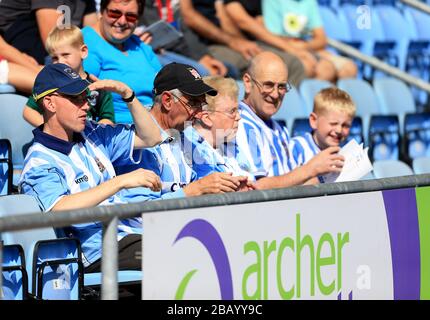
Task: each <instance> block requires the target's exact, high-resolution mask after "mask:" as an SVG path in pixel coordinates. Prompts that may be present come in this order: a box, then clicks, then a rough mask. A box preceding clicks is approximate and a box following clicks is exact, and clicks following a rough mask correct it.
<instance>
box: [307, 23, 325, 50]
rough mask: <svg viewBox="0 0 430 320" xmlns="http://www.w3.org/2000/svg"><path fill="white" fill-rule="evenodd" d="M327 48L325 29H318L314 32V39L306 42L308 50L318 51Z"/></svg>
mask: <svg viewBox="0 0 430 320" xmlns="http://www.w3.org/2000/svg"><path fill="white" fill-rule="evenodd" d="M326 46H327V36H326V34H325V31H324V28H317V29H314V30H312V39H310V40H309V41H307V42H306V47H307V49H308V50H312V51H318V50H322V49H324V48H325V47H326Z"/></svg>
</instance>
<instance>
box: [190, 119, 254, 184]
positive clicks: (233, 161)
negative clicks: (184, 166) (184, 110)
mask: <svg viewBox="0 0 430 320" xmlns="http://www.w3.org/2000/svg"><path fill="white" fill-rule="evenodd" d="M183 146H184V154H185V159H186V161H187V163H188V164H189V165H190V166H191V167H192V169H193V170H194V171H195V172H196V174H197V178H198V179H200V178H203V177H205V176H207V175H209V174H211V173H213V172H231V173H233V175H234V176H247V177H248V178H249V179H251V180H253V181H254V180H255V177H254V176H253V175H252V174H251V173H249V172H248V171H249V165H246V164H245V163H243V162H242V163H240V160H239V157H238V155H237V154H236V153H235V150H231V151H232V152H228V150H227V148H228V147H227V146H226V148H225V149H224V150H220V149H214V148H213V147H212V146H211V145H210V144H209V142H207V141H206V140H205V139H204V138H203V137H202V136H201V135H200V134H199V133H198V131H197V130H196V129H194V128H193V127H192V126H189V127H187V128H186V129H185V130H184V132H183ZM224 151H226V152H224ZM244 168H248V170H244Z"/></svg>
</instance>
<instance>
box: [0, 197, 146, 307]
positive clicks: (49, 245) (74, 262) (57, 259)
mask: <svg viewBox="0 0 430 320" xmlns="http://www.w3.org/2000/svg"><path fill="white" fill-rule="evenodd" d="M36 212H40V209H39V205H38V203H37V201H36V199H35V198H34V197H32V196H29V195H23V194H19V195H8V196H1V197H0V217H6V216H12V215H20V214H25V213H36ZM56 231H58V235H63V233H62V232H61V230H54V228H43V229H32V230H26V231H18V232H3V233H2V234H1V239H0V240H2V241H3V243H4V244H5V245H6V246H5V250H4V256H5V258H4V259H3V270H4V272H3V274H2V277H3V291H4V292H7V293H8V294H7V296H6V298H7V299H13V300H20V299H26V298H29V297H31V298H35V299H44V300H45V299H46V300H78V299H81V298H82V297H83V295H84V293H85V292H86V290H84V289H86V288H87V287H88V286H97V287H100V285H101V273H88V274H87V273H85V274H84V272H83V266H82V253H81V247H80V243H79V241H78V240H77V239H74V238H67V237H65V238H57V234H56ZM8 246H12V247H10V248H9V247H8ZM19 246H20V247H21V248H22V249H14V248H18V247H19ZM19 250H21V251H22V252H19ZM17 253H20V255H19V256H18V255H17ZM18 265H20V266H21V269H22V270H21V269H20V270H18V269H19V268H18ZM9 267H11V268H12V267H13V268H14V269H13V270H12V269H10V268H9ZM5 268H6V269H5ZM8 268H9V269H8ZM20 271H21V273H20ZM12 272H14V273H12ZM24 273H26V274H28V279H29V280H28V284H27V282H26V280H25V278H26V276H25V275H24ZM141 280H142V272H141V271H132V270H130V271H119V272H118V282H119V283H122V284H125V285H126V284H128V283H140V282H141ZM27 287H28V289H27ZM27 291H28V292H27ZM91 292H93V291H91Z"/></svg>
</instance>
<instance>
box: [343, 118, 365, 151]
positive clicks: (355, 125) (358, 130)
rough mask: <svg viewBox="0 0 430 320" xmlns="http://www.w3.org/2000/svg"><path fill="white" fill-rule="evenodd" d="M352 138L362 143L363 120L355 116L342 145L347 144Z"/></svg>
mask: <svg viewBox="0 0 430 320" xmlns="http://www.w3.org/2000/svg"><path fill="white" fill-rule="evenodd" d="M352 139H354V140H355V141H357V143H358V144H360V143H364V135H363V120H362V119H361V118H360V117H359V116H357V117H355V118H354V120H353V121H352V124H351V129H350V130H349V135H348V137H347V138H346V139H345V141H344V142H343V143H342V146H343V145H345V144H347V143H348V142H349V141H350V140H352Z"/></svg>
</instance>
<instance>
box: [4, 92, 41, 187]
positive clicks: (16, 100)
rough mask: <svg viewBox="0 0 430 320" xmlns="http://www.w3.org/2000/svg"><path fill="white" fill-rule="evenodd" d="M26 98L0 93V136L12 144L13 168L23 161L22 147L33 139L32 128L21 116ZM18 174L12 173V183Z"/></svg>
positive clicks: (18, 168)
mask: <svg viewBox="0 0 430 320" xmlns="http://www.w3.org/2000/svg"><path fill="white" fill-rule="evenodd" d="M26 102H27V98H26V97H24V96H20V95H17V94H0V109H1V111H2V112H1V117H0V138H7V139H9V140H10V143H11V145H12V161H13V167H14V169H15V170H18V171H19V170H21V169H22V167H23V163H24V147H25V145H26V144H28V143H29V142H30V141H32V139H33V134H32V130H33V129H34V128H33V127H32V126H31V125H30V124H29V123H27V121H25V120H24V118H23V117H22V112H23V110H24V106H25V104H26ZM17 178H19V174H16V175H14V184H16V183H17Z"/></svg>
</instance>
